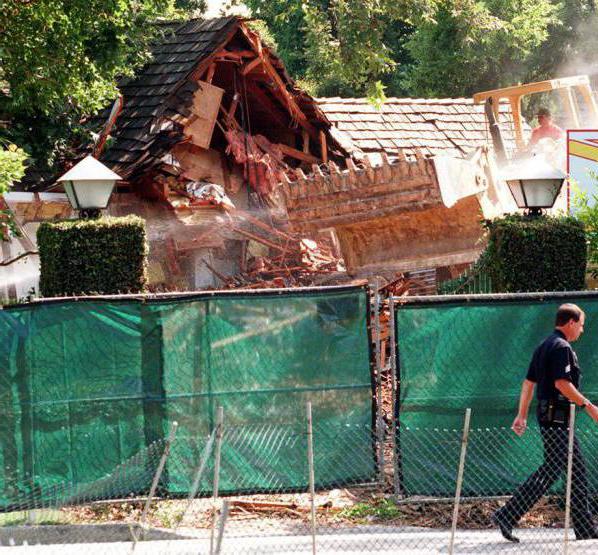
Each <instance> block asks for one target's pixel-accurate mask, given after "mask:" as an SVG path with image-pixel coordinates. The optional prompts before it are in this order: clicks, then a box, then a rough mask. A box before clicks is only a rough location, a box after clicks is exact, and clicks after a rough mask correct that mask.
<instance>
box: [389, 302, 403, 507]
mask: <svg viewBox="0 0 598 555" xmlns="http://www.w3.org/2000/svg"><path fill="white" fill-rule="evenodd" d="M388 309H389V311H390V321H389V326H390V337H389V341H390V372H391V387H392V397H391V399H392V400H391V403H392V407H391V410H390V414H391V424H390V425H391V427H392V467H393V468H392V482H393V491H394V494H395V495H399V494H400V491H401V484H400V480H399V453H398V451H397V447H398V446H397V414H396V407H397V345H396V339H397V338H396V335H395V303H394V297H393V296H392V295H391V296H390V299H389V301H388Z"/></svg>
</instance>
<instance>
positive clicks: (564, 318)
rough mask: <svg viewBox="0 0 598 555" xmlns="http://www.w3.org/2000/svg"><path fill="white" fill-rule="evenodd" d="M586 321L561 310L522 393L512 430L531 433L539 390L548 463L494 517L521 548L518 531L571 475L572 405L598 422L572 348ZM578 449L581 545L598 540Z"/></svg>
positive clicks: (574, 506)
mask: <svg viewBox="0 0 598 555" xmlns="http://www.w3.org/2000/svg"><path fill="white" fill-rule="evenodd" d="M584 320H585V314H584V312H583V310H581V308H579V307H578V306H577V305H574V304H564V305H561V306H560V307H559V309H558V311H557V314H556V325H555V330H554V332H553V333H552V334H551V335H549V336H548V337H547V338H546V339H545V340H544V341H543V342H542V343H541V344H540V345H539V346H538V347H537V348H536V350H535V351H534V354H533V357H532V360H531V363H530V366H529V370H528V372H527V376H526V378H525V380H524V381H523V385H522V387H521V395H520V397H519V412H518V414H517V417H516V418H515V420H514V421H513V426H512V427H511V428H512V430H513V431H514V432H515V433H516V434H517V435H518V436H521V435H523V433H524V432H525V429H526V427H527V413H528V409H529V405H530V402H531V400H532V396H533V393H534V388H536V386H537V389H536V397H537V400H538V407H537V418H538V424H539V426H540V433H541V434H542V442H543V444H544V462H543V464H542V465H541V466H540V468H538V470H536V471H535V472H534V473H533V474H532V475H531V476H530V477H529V478H528V479H527V480H526V481H525V482H524V483H523V484H522V485H521V486H520V487H519V488H518V489H517V491H516V492H515V494H514V495H513V497H512V498H511V499H510V500H509V501H508V502H507V504H506V505H505V506H504V507H502V508H501V509H499V510H498V511H496V512H495V513H494V515H493V516H492V521H493V523H494V524H495V525H496V526H498V527H499V529H500V531H501V533H502V535H503V536H504V537H505V538H506V539H507V540H509V541H512V542H519V539H518V538H516V537H515V536H513V534H512V531H513V526H515V525H516V524H517V522H518V521H519V519H520V518H521V517H522V516H523V515H524V514H525V513H526V512H527V511H529V510H530V509H531V508H532V507H533V506H534V505H535V504H536V502H537V501H538V500H539V499H540V497H542V495H544V494H545V493H546V491H547V490H548V489H549V488H550V486H552V484H553V483H554V482H555V481H556V480H557V479H558V478H560V477H561V476H562V475H563V474H564V472H565V471H566V469H567V453H568V449H569V448H568V431H567V427H568V420H569V406H570V403H575V404H576V405H578V406H579V407H584V408H585V410H586V412H587V413H588V414H589V415H590V417H591V418H592V419H594V420H595V421H596V422H598V407H596V406H595V405H593V404H592V403H590V401H588V400H587V399H586V398H585V397H584V396H583V395H582V394H581V393H580V392H579V382H580V378H581V371H580V368H579V364H578V362H577V355H576V354H575V352H574V351H573V349H572V348H571V345H570V343H572V342H573V341H576V340H577V339H578V338H579V336H580V335H581V334H582V332H583V326H584ZM573 445H574V446H573V468H572V470H573V475H572V484H571V486H572V489H571V516H572V520H573V529H574V530H575V537H576V539H578V540H585V539H593V538H598V531H597V530H596V528H595V527H594V523H593V521H592V515H591V513H590V510H589V505H588V485H587V477H586V466H585V461H584V458H583V455H582V453H581V450H580V448H579V444H578V442H577V438H575V439H574V444H573Z"/></svg>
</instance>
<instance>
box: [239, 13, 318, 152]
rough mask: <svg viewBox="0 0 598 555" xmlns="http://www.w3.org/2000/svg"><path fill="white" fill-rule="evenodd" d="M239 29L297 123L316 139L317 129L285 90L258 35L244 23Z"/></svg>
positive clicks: (283, 83)
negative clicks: (259, 59)
mask: <svg viewBox="0 0 598 555" xmlns="http://www.w3.org/2000/svg"><path fill="white" fill-rule="evenodd" d="M239 29H241V31H242V33H243V34H244V35H245V37H246V38H247V40H248V42H249V44H251V46H252V47H253V48H254V49H255V51H256V53H257V54H258V56H259V57H260V58H261V59H262V63H263V65H264V69H265V70H266V73H267V74H268V75H269V76H270V78H271V79H272V80H273V81H274V83H275V85H276V86H277V89H276V90H277V91H278V92H279V93H280V94H281V95H282V96H283V98H284V100H285V102H286V104H287V105H288V108H289V111H290V112H291V115H292V116H293V118H294V119H297V121H298V122H299V124H300V125H301V126H302V127H303V128H304V129H306V130H307V132H308V133H309V134H310V135H311V137H312V138H313V139H314V140H316V141H317V140H318V130H317V129H316V128H315V127H314V126H313V125H312V124H311V123H310V122H309V121H308V119H307V116H306V115H305V114H304V113H303V111H302V110H301V108H300V107H299V105H298V104H297V101H296V100H295V98H294V97H293V95H292V94H291V93H290V92H289V91H288V90H287V87H286V83H285V82H284V81H283V80H282V77H281V76H280V75H279V74H278V71H276V69H275V68H274V66H273V65H272V63H271V62H270V59H269V57H268V52H267V51H266V50H263V49H262V43H261V41H260V39H259V37H257V35H255V33H253V32H252V31H251V30H250V29H249V28H248V27H247V26H246V25H245V24H244V23H241V24H240V25H239Z"/></svg>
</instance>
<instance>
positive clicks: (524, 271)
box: [486, 215, 587, 293]
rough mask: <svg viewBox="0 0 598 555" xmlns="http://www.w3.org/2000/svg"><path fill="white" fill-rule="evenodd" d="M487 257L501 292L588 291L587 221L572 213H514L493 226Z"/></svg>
mask: <svg viewBox="0 0 598 555" xmlns="http://www.w3.org/2000/svg"><path fill="white" fill-rule="evenodd" d="M488 230H489V238H488V247H487V253H486V256H487V257H488V267H487V269H488V272H489V274H490V276H491V278H492V284H493V288H494V290H495V291H496V292H505V293H511V292H520V291H577V290H580V289H584V286H585V272H586V264H587V246H586V235H585V230H584V224H583V223H582V222H580V221H579V220H577V219H576V218H572V217H570V216H561V217H551V216H541V217H537V218H533V217H529V216H520V215H511V216H507V217H505V218H502V219H499V220H494V221H493V222H491V223H489V224H488Z"/></svg>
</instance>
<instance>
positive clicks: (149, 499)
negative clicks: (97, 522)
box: [131, 421, 179, 541]
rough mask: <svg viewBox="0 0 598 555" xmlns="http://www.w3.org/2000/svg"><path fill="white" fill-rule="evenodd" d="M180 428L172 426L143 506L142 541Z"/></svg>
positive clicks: (140, 524)
mask: <svg viewBox="0 0 598 555" xmlns="http://www.w3.org/2000/svg"><path fill="white" fill-rule="evenodd" d="M178 426H179V424H178V422H176V421H175V422H173V423H172V425H171V426H170V433H169V434H168V437H167V438H166V445H165V446H164V452H163V453H162V457H161V458H160V462H159V463H158V468H157V469H156V472H155V474H154V480H153V481H152V485H151V487H150V491H149V495H148V497H147V500H146V502H145V505H144V506H143V512H142V513H141V518H140V519H139V526H140V528H141V539H144V538H145V534H146V532H147V525H146V520H147V513H148V512H149V508H150V505H151V503H152V499H153V498H154V495H155V494H156V489H157V488H158V483H159V482H160V478H161V477H162V472H163V471H164V466H165V465H166V459H168V455H169V454H170V447H171V446H172V442H173V441H174V437H175V435H176V431H177V428H178ZM131 533H132V535H133V540H134V541H137V537H135V534H134V532H133V529H131Z"/></svg>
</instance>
